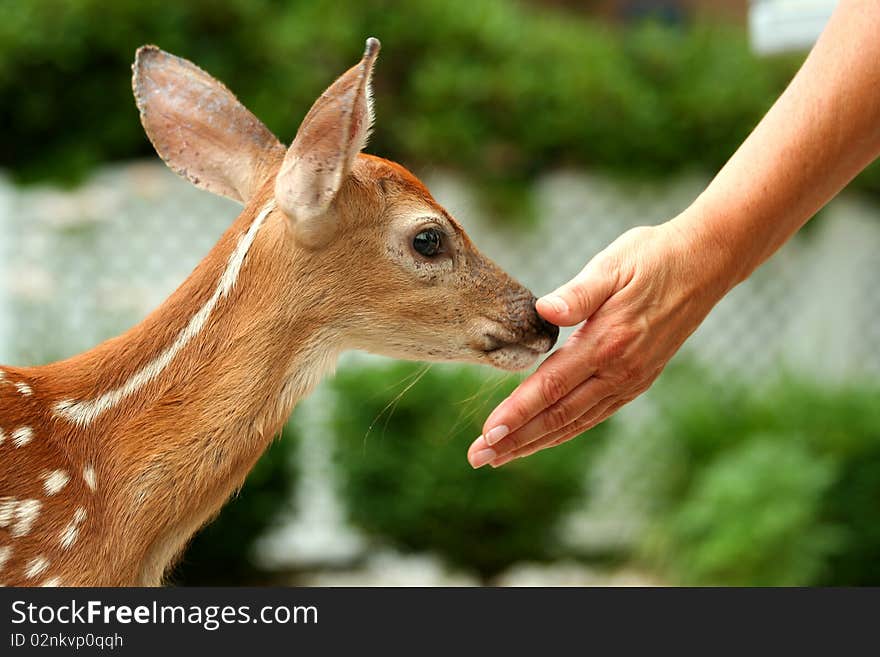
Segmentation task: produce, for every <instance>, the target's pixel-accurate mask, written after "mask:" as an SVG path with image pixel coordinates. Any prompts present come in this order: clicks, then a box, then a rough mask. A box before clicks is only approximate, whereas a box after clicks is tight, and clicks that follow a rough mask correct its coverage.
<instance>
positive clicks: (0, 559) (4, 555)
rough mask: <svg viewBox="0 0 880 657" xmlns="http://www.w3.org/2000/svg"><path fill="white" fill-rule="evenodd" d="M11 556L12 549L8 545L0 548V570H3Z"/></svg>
mask: <svg viewBox="0 0 880 657" xmlns="http://www.w3.org/2000/svg"><path fill="white" fill-rule="evenodd" d="M11 556H12V548H11V547H10V546H8V545H4V546H3V547H0V570H3V566H5V565H6V562H7V561H9V557H11Z"/></svg>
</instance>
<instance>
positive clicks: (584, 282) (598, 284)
mask: <svg viewBox="0 0 880 657" xmlns="http://www.w3.org/2000/svg"><path fill="white" fill-rule="evenodd" d="M605 257H606V256H604V255H602V254H601V253H600V254H599V255H597V256H596V257H595V258H593V259H592V260H590V262H588V263H587V266H586V267H584V268H583V269H582V270H581V271H580V273H579V274H578V275H577V276H575V277H574V278H573V279H571V280H570V281H569V282H568V283H566V284H565V285H563V286H562V287H559V288H557V289H556V290H555V291H554V292H551V293H550V294H547V295H545V296H543V297H541V298H540V299H538V301H537V303H536V308H537V310H538V313H540V315H541V316H542V317H543V318H544V319H546V320H549V321H551V322H553V323H554V324H558V325H559V326H574V325H575V324H579V323H581V322H583V321H584V320H586V319H588V318H589V317H590V316H591V315H592V314H593V313H595V312H596V311H597V310H599V308H600V307H601V306H602V304H603V303H605V301H607V300H608V298H609V297H610V296H611V295H612V294H614V291H615V289H616V288H617V283H618V277H617V276H616V275H614V274H609V268H608V267H607V266H602V264H603V262H604V258H605Z"/></svg>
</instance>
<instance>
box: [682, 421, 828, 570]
mask: <svg viewBox="0 0 880 657" xmlns="http://www.w3.org/2000/svg"><path fill="white" fill-rule="evenodd" d="M833 476H834V471H833V468H832V466H831V464H830V462H828V461H822V460H819V459H817V458H816V457H815V455H814V454H812V453H810V452H809V451H808V450H807V449H806V448H805V447H804V446H803V445H802V444H800V442H799V441H798V438H797V437H795V436H786V435H767V436H756V437H754V438H752V439H751V440H750V441H749V442H745V443H743V444H741V445H737V446H736V447H734V448H732V449H730V450H727V451H725V452H722V453H721V454H720V455H719V456H718V457H717V458H716V459H715V460H714V461H712V462H710V463H709V464H708V465H707V467H706V468H705V469H703V470H702V471H701V472H700V473H699V475H698V477H697V480H696V481H695V482H694V486H693V490H692V491H690V493H689V495H688V497H686V498H685V500H684V501H683V503H682V505H681V506H680V507H679V508H678V509H677V510H676V512H675V514H674V516H673V521H672V526H671V527H670V530H671V531H672V532H673V533H674V536H675V540H676V542H677V544H678V545H679V546H680V547H679V549H678V550H677V551H676V553H675V562H676V566H677V569H678V570H679V571H680V572H682V573H683V574H684V576H685V582H686V583H699V584H725V585H751V586H754V585H759V586H794V585H798V584H803V583H804V582H807V581H815V579H816V577H817V576H818V575H819V574H820V573H821V572H822V567H823V565H824V562H825V559H826V558H827V557H828V556H829V554H830V553H831V552H832V551H833V550H834V549H835V548H836V547H837V545H838V537H837V534H836V532H835V531H834V529H833V528H832V527H830V526H829V525H828V524H827V523H823V522H822V521H821V519H820V517H819V516H820V511H821V500H822V497H823V495H824V494H826V493H827V490H828V488H829V486H830V484H831V481H832V478H833Z"/></svg>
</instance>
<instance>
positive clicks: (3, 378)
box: [0, 370, 6, 383]
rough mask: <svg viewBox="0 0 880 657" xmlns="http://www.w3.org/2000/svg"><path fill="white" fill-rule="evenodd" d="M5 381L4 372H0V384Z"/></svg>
mask: <svg viewBox="0 0 880 657" xmlns="http://www.w3.org/2000/svg"><path fill="white" fill-rule="evenodd" d="M5 380H6V372H4V371H3V370H0V383H3V381H5Z"/></svg>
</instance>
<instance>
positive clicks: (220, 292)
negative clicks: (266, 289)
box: [55, 201, 275, 427]
mask: <svg viewBox="0 0 880 657" xmlns="http://www.w3.org/2000/svg"><path fill="white" fill-rule="evenodd" d="M273 209H275V202H274V201H270V202H269V203H267V204H266V205H265V206H264V207H263V209H262V210H261V211H260V213H259V214H258V215H257V218H256V219H254V221H253V222H252V223H251V225H250V228H248V230H247V232H246V233H244V234H243V235H241V236H240V237H239V239H238V244H237V245H236V247H235V249H234V250H233V252H232V254H231V255H230V256H229V261H228V262H227V264H226V269H225V271H224V272H223V275H222V276H221V277H220V282H219V284H218V285H217V289H216V290H215V291H214V294H213V295H212V296H211V298H210V299H208V301H207V302H206V303H205V305H204V306H202V307H201V309H200V310H199V311H198V312H197V313H196V314H195V315H194V316H193V317H192V318H191V319H190V320H189V323H188V324H187V325H186V326H185V327H184V329H183V330H182V331H181V332H180V333H179V334H178V336H177V338H176V339H175V340H174V342H173V343H171V345H170V346H169V347H167V348H166V349H165V351H163V352H162V353H160V354H159V355H158V356H157V357H156V358H155V359H154V360H153V361H152V362H150V363H148V364H147V365H146V366H145V367H144V368H143V369H142V370H140V371H139V372H138V373H137V374H135V375H134V376H133V377H131V378H130V379H129V380H128V381H126V382H125V383H124V384H123V385H122V386H120V387H119V388H116V389H115V390H111V391H110V392H107V393H104V394H103V395H101V396H100V397H98V398H97V399H93V400H90V401H74V400H71V399H67V400H64V401H60V402H58V403H56V404H55V413H56V415H59V416H61V417H63V418H64V419H66V420H68V421H69V422H73V423H74V424H78V425H80V426H83V427H84V426H88V425H89V424H91V423H92V422H94V421H95V420H96V419H97V418H98V417H99V416H100V415H101V414H102V413H105V412H106V411H108V410H109V409H111V408H113V407H114V406H116V405H117V404H118V403H119V402H121V401H122V400H123V399H125V398H126V397H129V396H130V395H133V394H134V393H136V392H137V391H138V390H140V389H141V388H143V387H144V386H145V385H147V384H148V383H150V382H151V381H153V380H155V379H156V377H158V376H159V375H160V374H162V372H164V371H165V368H167V367H168V365H170V364H171V361H173V360H174V358H175V356H177V354H179V353H180V352H181V351H182V350H183V349H184V347H186V346H187V345H188V344H189V343H190V341H192V339H193V338H195V337H196V336H197V335H198V334H199V333H200V332H201V330H202V329H203V328H205V325H206V324H207V323H208V318H209V317H210V316H211V313H212V312H213V311H214V308H215V307H216V306H217V304H218V303H219V302H220V300H221V299H222V298H224V297H225V296H227V295H228V294H229V293H230V292H231V291H232V289H233V288H234V287H235V283H236V281H237V280H238V276H239V274H240V273H241V268H242V266H243V265H244V259H245V256H247V253H248V251H249V250H250V248H251V245H252V244H253V243H254V239H255V238H256V236H257V231H259V230H260V226H262V225H263V222H264V221H265V219H266V217H267V216H268V215H269V213H270V212H271V211H272V210H273Z"/></svg>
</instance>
